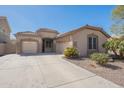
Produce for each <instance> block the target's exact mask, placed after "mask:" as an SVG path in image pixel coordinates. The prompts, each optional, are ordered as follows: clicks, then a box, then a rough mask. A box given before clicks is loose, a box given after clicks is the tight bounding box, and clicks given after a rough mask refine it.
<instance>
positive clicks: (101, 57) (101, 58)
mask: <svg viewBox="0 0 124 93" xmlns="http://www.w3.org/2000/svg"><path fill="white" fill-rule="evenodd" d="M90 58H91V59H92V60H94V61H96V62H97V63H98V64H101V65H103V64H106V63H107V62H108V59H109V55H108V54H105V53H93V54H91V55H90Z"/></svg>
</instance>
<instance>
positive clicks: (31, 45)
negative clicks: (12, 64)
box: [22, 41, 38, 53]
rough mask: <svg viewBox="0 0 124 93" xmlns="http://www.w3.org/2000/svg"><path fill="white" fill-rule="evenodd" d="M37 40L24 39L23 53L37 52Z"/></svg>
mask: <svg viewBox="0 0 124 93" xmlns="http://www.w3.org/2000/svg"><path fill="white" fill-rule="evenodd" d="M37 48H38V45H37V42H36V41H23V42H22V53H37Z"/></svg>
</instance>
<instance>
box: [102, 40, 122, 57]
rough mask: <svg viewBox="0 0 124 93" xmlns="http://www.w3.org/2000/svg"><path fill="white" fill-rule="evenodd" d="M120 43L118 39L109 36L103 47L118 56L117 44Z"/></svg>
mask: <svg viewBox="0 0 124 93" xmlns="http://www.w3.org/2000/svg"><path fill="white" fill-rule="evenodd" d="M119 43H120V40H119V39H114V38H110V39H109V40H108V41H106V42H105V43H104V44H103V47H104V48H105V49H106V50H107V51H108V50H110V51H112V52H113V53H114V54H115V55H116V56H118V54H117V49H118V45H119Z"/></svg>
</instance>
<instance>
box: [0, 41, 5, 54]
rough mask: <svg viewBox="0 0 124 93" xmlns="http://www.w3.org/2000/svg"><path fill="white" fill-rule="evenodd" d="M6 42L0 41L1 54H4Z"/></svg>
mask: <svg viewBox="0 0 124 93" xmlns="http://www.w3.org/2000/svg"><path fill="white" fill-rule="evenodd" d="M4 49H5V44H4V43H0V55H4Z"/></svg>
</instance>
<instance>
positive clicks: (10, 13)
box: [0, 5, 115, 34]
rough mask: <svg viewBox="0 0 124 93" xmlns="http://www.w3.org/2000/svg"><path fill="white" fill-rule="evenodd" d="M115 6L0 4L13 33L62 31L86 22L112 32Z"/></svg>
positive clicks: (1, 11) (0, 13)
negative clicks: (45, 29) (112, 13)
mask: <svg viewBox="0 0 124 93" xmlns="http://www.w3.org/2000/svg"><path fill="white" fill-rule="evenodd" d="M114 8H115V6H98V5H96V6H91V5H90V6H86V5H82V6H64V5H63V6H45V5H41V6H23V5H21V6H0V15H1V16H7V17H8V21H9V24H10V27H11V30H12V34H15V33H17V32H20V31H36V30H37V29H39V28H51V29H55V30H57V31H59V32H60V33H63V32H68V31H70V30H73V29H76V28H79V27H81V26H84V25H86V24H89V25H93V26H99V27H103V28H104V30H105V31H106V32H108V33H109V34H111V33H110V26H111V12H112V10H113V9H114Z"/></svg>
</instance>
